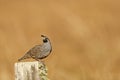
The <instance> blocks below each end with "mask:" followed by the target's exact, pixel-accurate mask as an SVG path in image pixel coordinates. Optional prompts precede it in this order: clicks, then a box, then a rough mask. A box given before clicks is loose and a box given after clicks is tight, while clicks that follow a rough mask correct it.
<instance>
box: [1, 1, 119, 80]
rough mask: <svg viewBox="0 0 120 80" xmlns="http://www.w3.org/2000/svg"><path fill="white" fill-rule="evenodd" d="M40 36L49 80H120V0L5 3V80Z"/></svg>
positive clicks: (2, 69)
mask: <svg viewBox="0 0 120 80" xmlns="http://www.w3.org/2000/svg"><path fill="white" fill-rule="evenodd" d="M41 34H45V35H47V36H49V38H50V39H51V42H52V45H53V52H52V54H51V55H50V56H49V57H48V58H47V59H45V63H46V65H47V67H48V69H49V70H48V75H49V78H50V80H120V2H119V0H60V1H56V0H0V80H14V77H15V76H14V63H15V62H17V59H18V58H20V57H21V56H22V55H24V54H25V52H26V51H27V50H28V49H30V48H32V47H33V46H34V45H36V44H40V43H42V41H41V38H40V35H41Z"/></svg>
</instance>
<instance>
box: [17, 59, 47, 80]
mask: <svg viewBox="0 0 120 80" xmlns="http://www.w3.org/2000/svg"><path fill="white" fill-rule="evenodd" d="M15 80H49V79H48V78H47V68H46V66H45V64H44V63H43V62H39V61H34V62H18V63H15Z"/></svg>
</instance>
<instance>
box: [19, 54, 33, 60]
mask: <svg viewBox="0 0 120 80" xmlns="http://www.w3.org/2000/svg"><path fill="white" fill-rule="evenodd" d="M30 57H31V56H30V55H29V54H25V55H24V56H23V57H21V58H20V59H18V61H21V60H24V59H27V58H30Z"/></svg>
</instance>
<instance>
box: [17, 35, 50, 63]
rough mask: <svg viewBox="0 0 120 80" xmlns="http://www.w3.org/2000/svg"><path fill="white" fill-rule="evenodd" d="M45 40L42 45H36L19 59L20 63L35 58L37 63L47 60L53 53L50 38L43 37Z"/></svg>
mask: <svg viewBox="0 0 120 80" xmlns="http://www.w3.org/2000/svg"><path fill="white" fill-rule="evenodd" d="M41 37H42V38H43V44H42V45H36V46H34V47H33V48H32V49H30V50H29V51H28V52H27V53H26V54H25V55H24V56H23V57H22V58H20V59H18V61H21V60H24V59H27V58H33V59H35V60H37V61H39V60H41V59H44V58H46V57H47V56H48V55H49V54H50V53H51V51H52V46H51V42H50V40H49V39H48V37H46V36H44V35H41Z"/></svg>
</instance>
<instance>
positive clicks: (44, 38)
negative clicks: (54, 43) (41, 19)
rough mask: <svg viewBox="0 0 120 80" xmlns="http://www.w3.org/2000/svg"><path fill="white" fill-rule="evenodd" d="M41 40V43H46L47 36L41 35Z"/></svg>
mask: <svg viewBox="0 0 120 80" xmlns="http://www.w3.org/2000/svg"><path fill="white" fill-rule="evenodd" d="M41 37H42V39H43V43H47V42H48V41H49V39H48V37H47V36H44V35H41Z"/></svg>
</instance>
